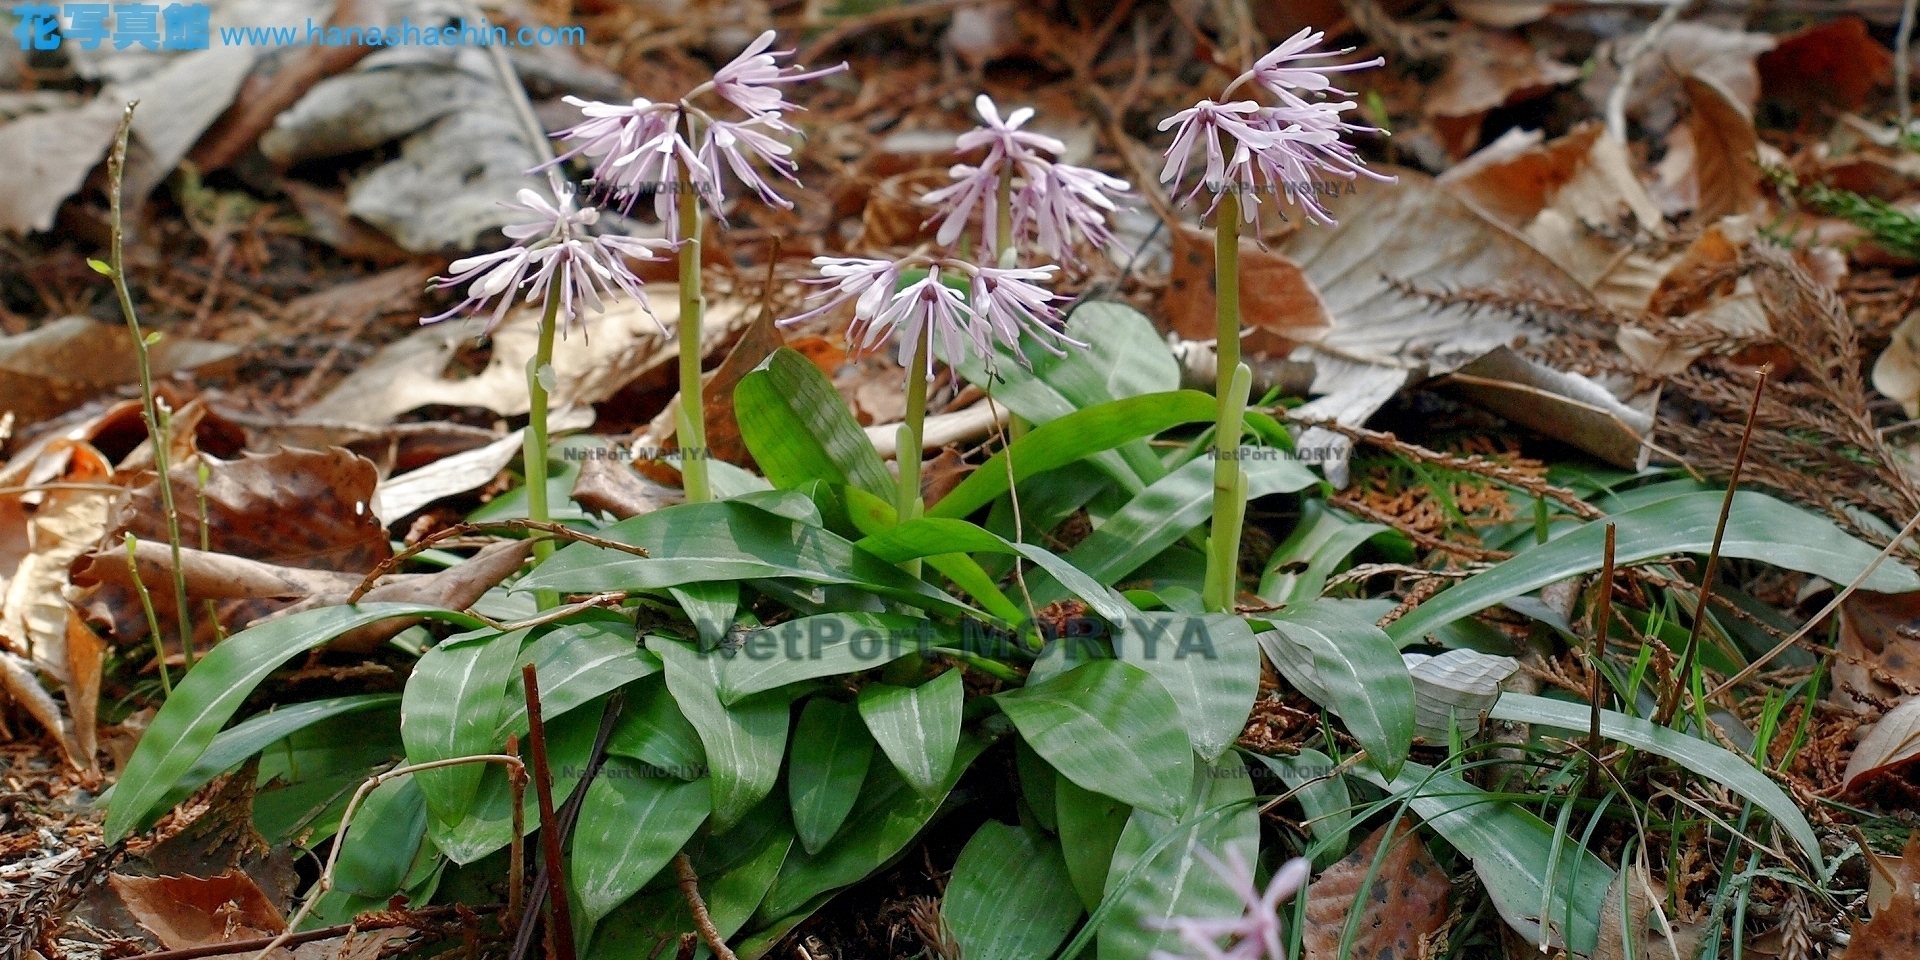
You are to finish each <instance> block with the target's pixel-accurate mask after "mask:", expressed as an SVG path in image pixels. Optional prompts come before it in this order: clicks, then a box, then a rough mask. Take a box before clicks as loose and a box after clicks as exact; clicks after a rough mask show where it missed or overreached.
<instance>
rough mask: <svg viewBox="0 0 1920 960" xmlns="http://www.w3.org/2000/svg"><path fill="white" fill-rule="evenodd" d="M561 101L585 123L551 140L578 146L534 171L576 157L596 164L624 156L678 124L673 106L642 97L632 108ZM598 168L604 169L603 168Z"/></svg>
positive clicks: (578, 100)
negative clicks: (578, 114) (564, 141)
mask: <svg viewBox="0 0 1920 960" xmlns="http://www.w3.org/2000/svg"><path fill="white" fill-rule="evenodd" d="M561 99H563V100H565V101H566V102H567V103H569V104H572V105H573V106H576V107H579V108H580V112H581V114H583V115H584V116H586V118H587V119H585V120H582V121H581V122H579V123H577V124H574V125H573V126H571V127H568V128H567V129H565V130H562V131H560V132H559V133H556V134H554V138H555V139H559V140H578V141H580V145H579V146H577V147H574V148H573V149H571V150H568V151H567V152H566V153H563V154H561V155H560V156H558V157H555V158H554V159H553V160H552V161H550V162H548V163H543V164H541V165H540V166H538V167H535V168H534V170H535V171H538V170H542V169H546V168H548V167H553V166H557V165H559V164H560V163H562V162H564V161H566V160H569V159H572V158H573V157H576V156H585V157H587V158H588V159H591V160H599V161H609V160H612V159H614V158H618V157H623V156H626V155H628V154H630V153H632V152H633V151H634V150H636V149H638V148H639V146H640V144H642V143H646V142H648V141H650V140H653V139H654V138H656V137H658V136H659V135H660V134H661V133H663V132H665V131H668V130H671V129H672V128H673V125H674V123H675V122H676V121H677V120H678V115H677V113H676V111H675V110H674V107H673V104H670V103H654V102H653V101H651V100H648V99H646V98H645V97H635V98H634V99H633V103H632V104H630V105H628V106H624V107H623V106H620V105H619V104H614V103H600V102H599V101H596V100H582V99H580V98H579V97H572V96H569V97H562V98H561ZM599 166H600V167H604V166H605V164H604V163H602V164H600V165H599ZM530 172H531V171H530ZM601 173H602V170H601V169H599V168H596V169H595V171H594V174H595V176H599V175H601Z"/></svg>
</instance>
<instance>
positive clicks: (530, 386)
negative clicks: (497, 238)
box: [521, 273, 561, 610]
mask: <svg viewBox="0 0 1920 960" xmlns="http://www.w3.org/2000/svg"><path fill="white" fill-rule="evenodd" d="M549 282H550V284H551V287H550V288H549V289H548V291H547V308H546V310H545V311H544V312H543V313H542V314H541V316H540V334H539V340H538V341H537V343H536V345H535V347H534V351H533V356H532V357H531V358H530V359H528V360H527V433H526V445H525V446H524V447H523V448H522V453H521V459H522V460H524V461H525V465H526V471H527V519H529V520H532V521H534V522H536V523H549V522H551V521H552V520H553V514H552V512H551V508H550V507H549V505H548V503H547V453H548V443H547V406H548V403H549V396H548V393H547V384H548V382H549V381H550V380H552V379H553V377H554V374H553V337H554V333H555V331H556V330H557V329H558V328H559V326H560V283H561V277H560V276H559V274H557V273H556V274H555V275H554V278H553V279H552V280H551V281H549ZM552 555H553V541H552V540H551V539H549V538H546V537H542V538H540V539H539V540H536V541H534V544H533V556H534V561H535V562H540V561H544V560H546V559H547V558H548V557H550V556H552ZM534 598H535V603H536V604H537V605H538V606H539V608H540V609H542V610H547V609H550V608H552V607H556V606H559V604H560V595H559V594H558V593H556V592H554V591H552V590H541V591H537V592H536V593H535V594H534Z"/></svg>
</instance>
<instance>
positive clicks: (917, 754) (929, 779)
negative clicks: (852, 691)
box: [859, 670, 966, 793]
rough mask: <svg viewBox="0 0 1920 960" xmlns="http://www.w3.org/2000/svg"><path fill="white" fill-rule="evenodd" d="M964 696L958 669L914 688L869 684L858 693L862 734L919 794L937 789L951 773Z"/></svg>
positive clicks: (958, 740)
mask: <svg viewBox="0 0 1920 960" xmlns="http://www.w3.org/2000/svg"><path fill="white" fill-rule="evenodd" d="M965 694H966V690H965V688H964V687H963V686H962V685H961V672H960V671H959V670H948V671H947V672H945V673H943V674H941V675H939V676H937V677H935V678H933V679H932V680H929V681H927V682H926V683H923V684H921V685H919V686H917V687H896V686H894V685H892V684H890V683H870V684H867V685H866V686H864V687H862V688H860V700H859V704H860V718H861V719H862V720H865V721H866V724H867V732H868V733H871V734H873V742H875V743H877V744H879V745H880V749H881V751H882V752H884V753H885V754H886V755H887V759H889V760H891V761H893V766H894V769H896V770H899V771H900V775H901V776H902V777H905V778H906V780H907V782H908V783H909V784H912V785H913V788H914V789H915V790H918V791H920V792H921V793H931V792H933V791H934V790H937V789H939V787H940V784H941V783H942V782H944V781H945V780H946V779H947V771H948V770H950V769H952V768H953V752H954V750H955V749H956V748H957V747H958V746H959V744H960V710H961V707H962V706H963V705H964V704H963V700H964V697H965Z"/></svg>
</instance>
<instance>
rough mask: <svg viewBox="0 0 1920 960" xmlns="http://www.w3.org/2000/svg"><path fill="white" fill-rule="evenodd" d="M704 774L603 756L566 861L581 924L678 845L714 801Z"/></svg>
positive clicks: (636, 886) (629, 890) (608, 908)
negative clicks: (682, 774)
mask: <svg viewBox="0 0 1920 960" xmlns="http://www.w3.org/2000/svg"><path fill="white" fill-rule="evenodd" d="M708 788H709V782H708V781H707V780H706V779H704V778H703V779H700V780H695V781H693V782H691V783H688V782H686V781H684V780H677V779H674V778H673V777H665V776H658V775H656V774H655V773H654V772H653V771H652V770H650V769H648V768H646V767H643V766H641V765H640V764H637V763H634V762H632V761H630V760H627V759H625V758H623V757H609V758H608V759H607V761H606V765H605V766H603V767H602V768H601V769H600V775H599V776H597V777H595V778H594V780H593V783H592V784H589V785H588V787H587V798H586V802H585V803H583V804H581V806H580V820H579V823H578V825H577V826H576V827H575V828H574V834H573V847H572V857H571V863H570V866H569V870H570V876H571V877H572V880H573V891H574V893H575V895H577V896H578V897H579V898H580V904H581V906H583V907H585V908H586V916H585V917H583V918H581V923H582V924H583V925H584V926H585V927H586V928H588V929H591V928H592V927H593V925H594V924H597V923H599V922H600V918H602V917H605V916H606V915H607V914H609V913H612V912H613V908H615V907H617V906H619V905H620V904H622V903H625V902H626V900H627V898H628V897H631V896H633V895H634V894H636V893H638V892H640V888H641V887H643V886H646V884H647V881H649V880H652V879H653V877H654V874H657V873H659V872H660V868H661V867H664V866H666V865H667V861H669V860H671V859H673V855H674V854H676V853H679V852H680V848H681V847H682V846H684V845H685V844H686V842H687V839H688V838H690V837H692V836H693V832H694V831H695V830H698V829H700V824H702V823H704V822H706V819H707V814H708V812H709V811H711V810H712V809H713V798H712V796H710V795H709V793H708Z"/></svg>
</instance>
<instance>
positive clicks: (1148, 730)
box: [994, 660, 1193, 816]
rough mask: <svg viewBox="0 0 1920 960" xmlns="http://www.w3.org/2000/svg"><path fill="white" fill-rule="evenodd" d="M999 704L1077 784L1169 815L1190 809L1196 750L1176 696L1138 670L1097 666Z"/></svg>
mask: <svg viewBox="0 0 1920 960" xmlns="http://www.w3.org/2000/svg"><path fill="white" fill-rule="evenodd" d="M994 699H995V700H996V701H998V702H999V705H1000V709H1001V710H1002V711H1003V712H1005V713H1006V715H1007V718H1008V719H1010V720H1012V721H1013V725H1014V726H1015V727H1016V728H1018V729H1019V731H1020V735H1021V736H1022V737H1024V738H1025V739H1026V741H1027V744H1028V745H1029V746H1031V747H1033V749H1034V752H1035V753H1038V754H1040V756H1042V757H1044V758H1046V761H1047V762H1048V763H1050V764H1052V765H1053V768H1054V769H1055V770H1058V771H1060V773H1061V775H1063V776H1065V777H1066V778H1067V779H1069V780H1072V781H1073V782H1074V783H1077V784H1079V785H1080V786H1082V787H1085V788H1086V789H1088V790H1092V791H1093V792H1095V793H1102V794H1105V795H1107V796H1109V797H1113V798H1114V799H1116V800H1123V801H1126V802H1127V803H1129V804H1131V805H1133V806H1136V807H1141V808H1144V809H1147V810H1153V811H1157V812H1161V813H1164V814H1166V815H1168V816H1174V815H1177V814H1178V813H1179V812H1180V811H1181V810H1182V809H1184V808H1185V806H1186V801H1187V797H1188V793H1189V792H1190V787H1191V785H1192V782H1193V746H1192V744H1191V742H1190V741H1189V740H1188V739H1187V734H1186V728H1185V726H1184V725H1183V724H1182V723H1181V722H1180V707H1179V706H1178V705H1177V704H1175V703H1174V700H1173V697H1172V695H1171V694H1168V693H1167V691H1166V688H1165V687H1162V686H1161V685H1160V684H1159V682H1158V681H1156V680H1154V679H1153V677H1152V676H1151V675H1149V674H1148V673H1147V672H1146V671H1144V670H1141V669H1140V668H1139V667H1135V666H1133V665H1131V664H1126V663H1121V662H1119V661H1117V660H1096V661H1093V662H1092V663H1088V664H1084V665H1082V666H1078V667H1075V668H1073V669H1072V670H1069V671H1067V672H1066V673H1063V674H1061V675H1059V676H1057V677H1054V678H1052V679H1050V680H1048V681H1046V682H1044V683H1041V684H1039V685H1037V686H1026V687H1022V688H1020V689H1018V690H1009V691H1007V692H1005V693H1000V694H995V695H994Z"/></svg>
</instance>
